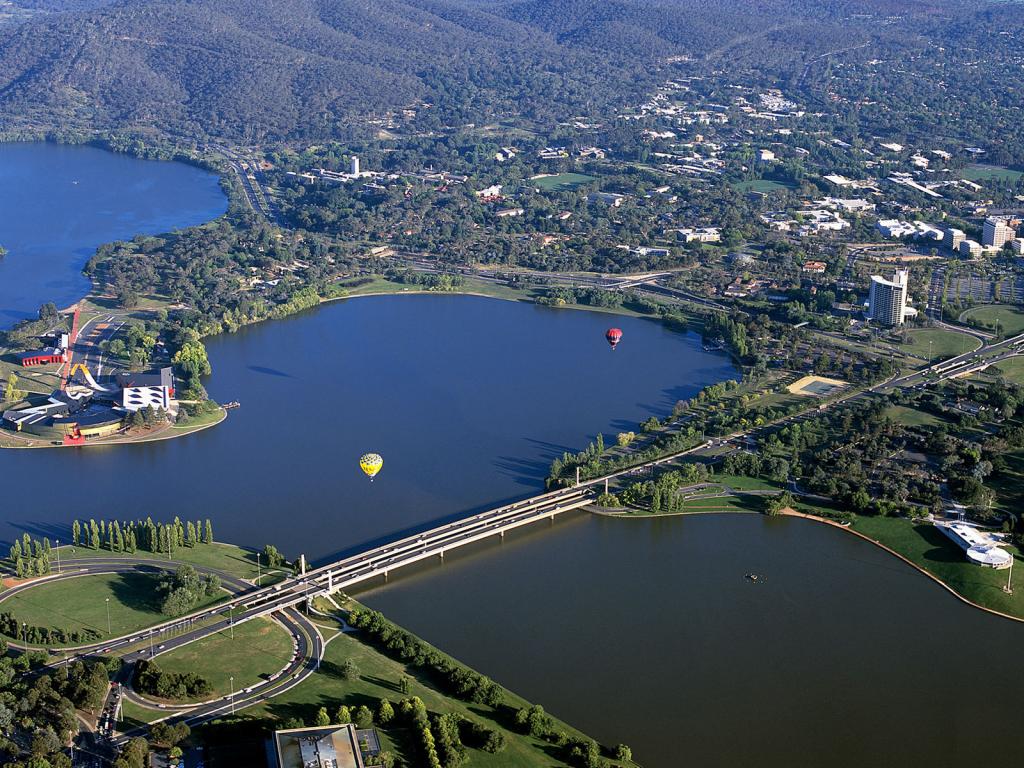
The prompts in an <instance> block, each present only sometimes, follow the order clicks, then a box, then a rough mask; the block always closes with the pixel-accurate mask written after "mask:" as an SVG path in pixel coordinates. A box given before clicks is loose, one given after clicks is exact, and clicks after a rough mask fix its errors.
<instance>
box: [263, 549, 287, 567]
mask: <svg viewBox="0 0 1024 768" xmlns="http://www.w3.org/2000/svg"><path fill="white" fill-rule="evenodd" d="M263 557H264V558H266V561H267V567H268V568H280V567H281V566H282V565H283V564H284V555H282V554H281V553H280V552H278V551H277V547H275V546H274V545H273V544H267V545H266V546H265V547H264V548H263Z"/></svg>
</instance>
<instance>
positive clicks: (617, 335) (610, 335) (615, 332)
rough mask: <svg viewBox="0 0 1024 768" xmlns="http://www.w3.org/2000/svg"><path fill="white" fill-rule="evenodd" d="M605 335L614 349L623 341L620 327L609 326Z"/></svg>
mask: <svg viewBox="0 0 1024 768" xmlns="http://www.w3.org/2000/svg"><path fill="white" fill-rule="evenodd" d="M604 337H605V338H606V339H607V340H608V343H609V344H610V345H611V347H612V349H615V346H616V345H617V344H618V343H619V342H620V341H622V331H621V330H619V329H618V328H609V329H608V330H607V331H606V332H605V334H604Z"/></svg>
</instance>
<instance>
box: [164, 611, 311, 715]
mask: <svg viewBox="0 0 1024 768" xmlns="http://www.w3.org/2000/svg"><path fill="white" fill-rule="evenodd" d="M291 657H292V636H291V633H289V632H288V630H287V629H285V628H284V627H283V626H281V625H280V624H278V623H277V622H276V621H274V620H272V619H269V618H259V619H253V620H251V621H247V622H245V623H244V624H239V625H238V626H236V627H235V633H234V639H232V638H231V633H230V632H229V631H227V630H222V631H221V632H218V633H217V634H215V635H211V636H210V637H206V638H203V639H202V640H197V641H196V642H194V643H190V644H189V645H186V646H184V647H183V648H176V649H175V650H173V651H170V652H169V653H165V654H161V655H160V656H157V658H156V662H157V664H159V665H160V668H161V669H163V670H164V671H165V672H179V673H185V672H195V673H196V674H198V675H199V676H200V677H204V678H206V680H208V681H209V683H210V685H211V686H212V687H213V693H212V694H210V695H209V696H204V697H202V698H204V699H212V698H217V697H219V696H226V695H228V693H230V691H231V678H232V677H234V678H235V683H234V685H235V692H236V693H237V692H238V691H241V690H242V689H243V688H248V687H249V686H251V685H255V684H256V683H258V682H260V680H261V676H269V675H273V674H274V673H275V672H279V671H281V670H282V669H284V667H285V666H286V665H287V664H288V661H289V660H290V659H291Z"/></svg>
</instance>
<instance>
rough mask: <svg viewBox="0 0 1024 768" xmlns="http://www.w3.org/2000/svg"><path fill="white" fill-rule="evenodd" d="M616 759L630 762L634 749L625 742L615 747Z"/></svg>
mask: <svg viewBox="0 0 1024 768" xmlns="http://www.w3.org/2000/svg"><path fill="white" fill-rule="evenodd" d="M615 759H616V760H624V761H626V762H629V761H631V760H632V759H633V750H632V749H630V748H629V747H627V746H626V745H625V744H619V745H618V746H617V747H615Z"/></svg>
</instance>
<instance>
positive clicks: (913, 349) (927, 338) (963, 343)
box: [899, 328, 979, 360]
mask: <svg viewBox="0 0 1024 768" xmlns="http://www.w3.org/2000/svg"><path fill="white" fill-rule="evenodd" d="M907 336H908V339H909V340H908V342H907V343H906V344H900V345H899V347H900V349H902V350H904V351H906V352H907V353H909V354H912V355H917V356H918V357H923V358H924V359H925V360H942V359H945V358H949V357H956V356H957V355H962V354H964V353H965V352H971V351H973V350H975V349H977V347H978V346H979V342H978V340H977V339H975V338H974V337H973V336H968V335H967V334H966V333H960V332H958V331H947V330H943V329H941V328H919V329H916V330H912V331H908V332H907ZM929 353H930V354H931V357H930V358H929V356H928V355H929Z"/></svg>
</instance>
